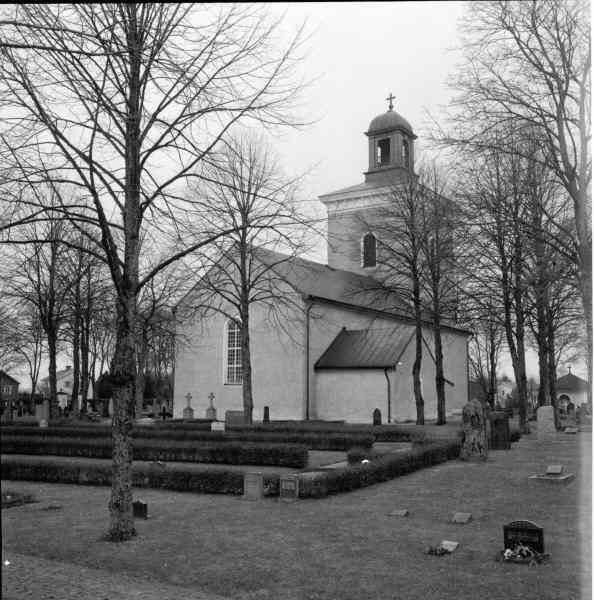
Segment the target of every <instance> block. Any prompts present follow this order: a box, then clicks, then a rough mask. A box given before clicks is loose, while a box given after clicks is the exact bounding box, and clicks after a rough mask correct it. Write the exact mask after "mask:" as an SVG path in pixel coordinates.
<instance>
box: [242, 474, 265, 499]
mask: <svg viewBox="0 0 594 600" xmlns="http://www.w3.org/2000/svg"><path fill="white" fill-rule="evenodd" d="M263 496H264V475H262V473H260V472H251V473H246V474H245V475H244V476H243V499H244V500H260V499H261V498H262V497H263Z"/></svg>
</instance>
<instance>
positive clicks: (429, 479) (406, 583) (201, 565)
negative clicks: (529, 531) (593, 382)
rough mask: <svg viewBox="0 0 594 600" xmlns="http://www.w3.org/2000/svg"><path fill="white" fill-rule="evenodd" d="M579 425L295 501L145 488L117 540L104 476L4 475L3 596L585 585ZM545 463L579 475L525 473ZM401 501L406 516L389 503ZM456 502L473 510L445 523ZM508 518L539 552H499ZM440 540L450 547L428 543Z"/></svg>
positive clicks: (368, 593) (297, 595) (261, 597)
mask: <svg viewBox="0 0 594 600" xmlns="http://www.w3.org/2000/svg"><path fill="white" fill-rule="evenodd" d="M591 440H592V434H591V433H589V432H580V433H579V434H577V435H565V434H557V436H556V439H554V440H552V441H549V442H539V441H538V440H537V437H536V434H535V433H533V434H531V435H529V436H524V437H523V438H522V439H521V440H520V441H519V442H517V443H515V444H513V445H512V449H511V450H509V451H505V450H500V451H491V452H490V454H489V460H488V461H487V462H486V463H482V464H481V463H465V462H461V461H458V460H453V461H449V462H446V463H442V464H439V465H437V466H434V467H430V468H426V469H423V470H420V471H416V472H414V473H412V474H409V475H406V476H402V477H399V478H397V479H393V480H390V481H387V482H384V483H381V484H376V485H372V486H370V487H367V488H363V489H359V490H356V491H353V492H350V493H344V494H339V495H336V496H330V497H327V498H324V499H317V500H313V499H311V500H299V501H297V502H293V503H284V502H279V501H278V500H277V499H273V498H264V499H262V500H261V501H256V502H250V501H246V500H243V499H241V498H240V497H237V496H227V495H198V494H192V493H175V492H169V491H159V490H151V489H142V490H138V491H137V496H138V497H140V498H142V499H143V500H145V501H147V502H148V507H149V519H148V520H146V521H145V520H137V522H136V524H137V529H138V534H139V535H138V536H137V537H136V538H135V539H133V540H132V541H130V542H126V543H123V544H113V543H109V542H106V541H103V540H102V535H103V534H104V532H105V530H106V525H107V508H106V507H107V502H108V498H109V489H108V488H107V487H91V486H89V487H87V486H75V485H63V484H42V483H33V482H23V481H18V482H17V481H3V482H2V489H3V490H8V489H10V490H14V491H18V492H21V493H28V494H33V495H34V496H35V497H36V499H37V500H38V502H37V503H35V504H24V505H22V506H15V507H12V508H9V509H5V510H3V511H2V539H3V556H2V561H3V567H2V576H3V577H2V589H3V593H2V598H6V599H8V600H17V599H20V598H56V599H61V600H68V599H70V598H77V599H78V600H85V599H86V598H88V599H91V598H93V599H101V600H102V599H104V598H109V600H119V599H125V598H136V597H138V598H140V597H142V598H144V599H146V600H152V599H153V598H155V599H156V598H160V599H166V598H170V597H171V598H179V599H180V600H184V599H187V600H194V599H198V598H200V599H202V600H208V599H212V600H215V599H217V600H222V599H224V598H233V599H237V600H239V599H241V600H272V599H275V600H276V599H278V600H289V599H295V600H296V599H299V600H301V599H312V600H313V599H334V598H336V599H344V600H349V599H353V600H354V599H357V600H360V599H367V598H369V599H378V600H379V599H381V600H384V599H386V600H387V599H399V600H400V599H409V598H410V599H417V598H419V599H439V600H464V599H468V600H475V599H478V598H488V599H494V600H495V599H501V600H503V599H506V600H508V599H515V598H517V599H522V600H553V599H559V600H561V599H563V600H573V599H579V598H584V599H585V598H590V597H591V558H592V557H591V518H592V510H591V466H592V465H591V456H592V454H591ZM550 464H560V465H563V466H564V470H565V471H568V472H573V473H575V475H576V477H575V479H574V480H573V481H571V482H570V483H569V484H566V485H559V484H555V483H550V482H541V481H532V480H530V479H529V476H530V475H533V474H535V473H542V472H544V471H545V470H546V468H547V465H550ZM52 507H53V508H52ZM401 508H406V509H408V510H409V512H410V514H409V516H407V517H398V516H389V513H390V512H392V511H394V510H396V509H401ZM455 511H464V512H470V513H472V520H471V521H470V522H469V523H467V524H464V525H458V524H454V523H451V522H449V519H450V518H451V516H452V514H453V513H454V512H455ZM518 519H528V520H531V521H534V522H536V523H538V524H539V525H540V526H542V527H543V528H544V543H545V551H546V552H547V553H549V554H550V560H549V561H548V562H547V563H545V564H543V565H537V566H532V567H531V566H527V565H518V564H508V563H500V562H496V561H495V555H496V554H497V552H498V551H499V550H501V549H503V525H504V524H507V523H509V522H510V521H514V520H518ZM442 540H454V541H457V542H459V544H460V546H459V547H458V549H457V550H456V551H455V552H454V553H453V554H449V555H445V556H432V555H427V554H425V549H426V547H427V546H428V545H434V544H437V543H439V542H440V541H442ZM6 562H8V563H10V564H8V565H7V564H6Z"/></svg>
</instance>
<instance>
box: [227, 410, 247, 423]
mask: <svg viewBox="0 0 594 600" xmlns="http://www.w3.org/2000/svg"><path fill="white" fill-rule="evenodd" d="M244 423H245V420H244V417H243V411H242V410H227V411H225V425H243V424H244Z"/></svg>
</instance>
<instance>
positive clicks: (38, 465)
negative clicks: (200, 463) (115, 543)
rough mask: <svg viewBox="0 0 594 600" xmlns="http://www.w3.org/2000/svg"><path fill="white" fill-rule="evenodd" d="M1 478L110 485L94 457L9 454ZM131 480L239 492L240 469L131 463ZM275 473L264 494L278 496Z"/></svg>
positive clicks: (104, 468)
mask: <svg viewBox="0 0 594 600" xmlns="http://www.w3.org/2000/svg"><path fill="white" fill-rule="evenodd" d="M2 479H12V480H25V481H47V482H51V483H74V484H81V485H111V466H105V465H98V464H97V463H96V461H93V460H88V461H84V462H83V461H77V462H76V463H68V464H59V463H52V462H49V461H47V460H43V461H41V460H38V459H35V458H32V457H26V458H23V457H16V456H9V457H6V458H5V460H3V461H2ZM132 484H133V486H134V487H138V488H157V489H167V490H175V491H179V492H198V493H204V494H243V473H242V472H241V471H229V470H225V469H223V468H221V469H208V470H204V471H197V470H183V469H180V468H175V469H163V470H161V469H159V470H157V469H154V468H151V467H150V466H148V465H138V464H136V465H133V467H132ZM278 493H279V475H277V474H276V473H267V474H266V475H264V495H266V496H278Z"/></svg>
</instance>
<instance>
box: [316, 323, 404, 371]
mask: <svg viewBox="0 0 594 600" xmlns="http://www.w3.org/2000/svg"><path fill="white" fill-rule="evenodd" d="M413 335H414V327H413V326H411V325H404V324H399V325H396V326H394V327H389V328H385V327H384V328H381V329H358V330H352V331H349V330H347V329H346V328H345V329H342V331H341V332H340V333H339V334H338V335H337V336H336V338H334V340H333V341H332V343H331V344H330V346H328V348H327V350H326V351H325V352H324V354H322V356H321V357H320V358H319V359H318V361H317V362H316V364H315V369H391V368H394V367H395V366H396V364H397V363H398V361H399V360H400V358H401V357H402V354H403V353H404V351H405V350H406V348H407V346H408V344H409V343H410V341H411V339H412V337H413Z"/></svg>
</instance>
